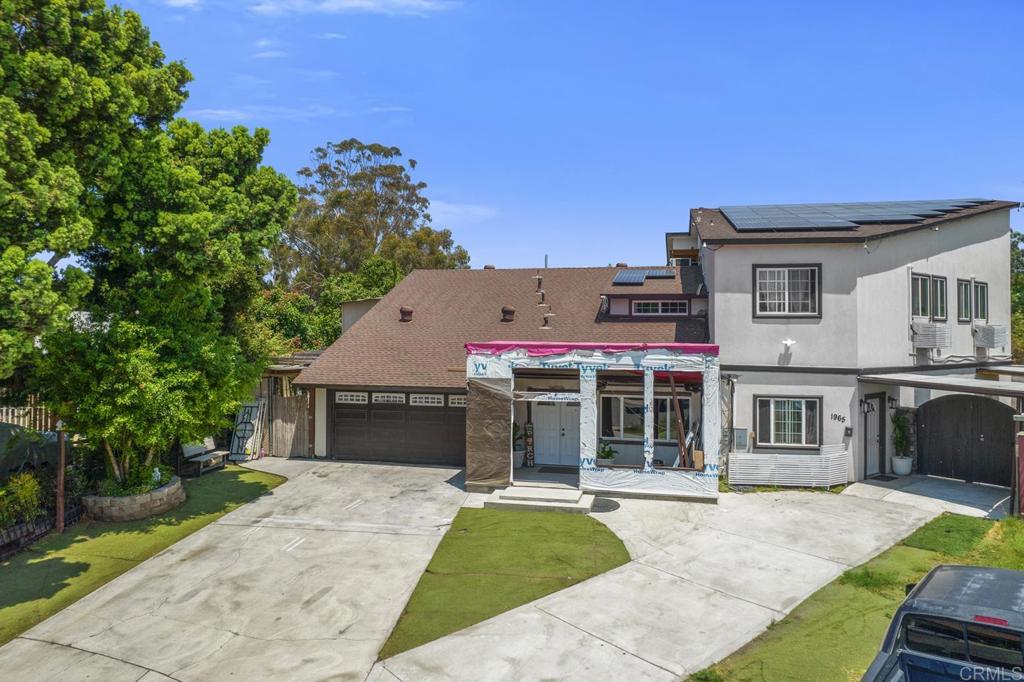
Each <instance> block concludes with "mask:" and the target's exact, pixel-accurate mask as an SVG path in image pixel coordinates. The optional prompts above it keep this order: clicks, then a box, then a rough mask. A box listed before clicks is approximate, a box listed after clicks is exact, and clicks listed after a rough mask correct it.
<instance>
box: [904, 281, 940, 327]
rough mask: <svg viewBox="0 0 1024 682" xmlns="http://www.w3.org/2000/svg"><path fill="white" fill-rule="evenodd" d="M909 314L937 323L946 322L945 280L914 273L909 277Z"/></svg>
mask: <svg viewBox="0 0 1024 682" xmlns="http://www.w3.org/2000/svg"><path fill="white" fill-rule="evenodd" d="M910 314H911V316H912V317H923V318H927V319H930V320H935V321H938V322H944V321H945V320H946V278H945V277H939V276H938V275H921V274H918V273H914V274H912V275H911V277H910Z"/></svg>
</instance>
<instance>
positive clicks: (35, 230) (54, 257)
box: [0, 0, 191, 379]
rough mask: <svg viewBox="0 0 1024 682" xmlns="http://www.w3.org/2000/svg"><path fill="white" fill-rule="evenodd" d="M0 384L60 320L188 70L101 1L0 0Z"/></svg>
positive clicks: (177, 100) (181, 94)
mask: <svg viewBox="0 0 1024 682" xmlns="http://www.w3.org/2000/svg"><path fill="white" fill-rule="evenodd" d="M0 10H2V11H0V16H2V17H3V20H2V21H0V224H2V225H3V230H2V231H0V379H3V378H6V377H9V376H10V375H11V374H12V373H13V372H14V371H15V369H16V368H17V367H18V366H19V365H21V364H23V363H24V362H26V360H27V358H28V357H29V356H30V355H31V354H32V353H33V350H34V340H35V339H36V338H37V337H38V336H39V334H40V333H42V332H45V331H46V330H49V329H52V328H54V327H55V326H60V325H62V324H65V323H66V321H67V320H68V318H69V314H70V313H71V311H72V310H73V309H74V308H75V306H76V305H77V303H78V302H79V300H81V297H82V296H83V295H84V294H85V293H86V292H87V291H88V290H89V287H90V281H91V280H90V277H89V276H88V275H87V274H86V272H85V271H83V269H82V268H80V267H78V266H76V265H69V266H68V267H65V268H63V269H61V270H60V271H57V270H55V269H54V266H55V265H56V264H57V263H58V262H59V261H60V260H61V259H62V258H64V257H65V256H68V255H73V254H76V253H79V252H81V251H82V250H84V249H86V248H88V246H89V245H90V244H91V243H92V242H93V240H95V239H97V238H102V236H101V235H98V234H97V228H98V223H99V222H100V221H101V220H102V216H103V215H104V214H109V213H110V211H111V210H112V206H111V202H110V201H109V195H110V193H111V191H114V190H115V188H116V187H117V186H118V185H119V184H120V182H121V178H122V177H123V175H124V172H125V160H126V158H127V157H128V155H129V154H131V150H132V149H133V147H134V146H136V145H137V144H138V143H139V142H140V141H141V140H143V139H144V138H147V137H148V136H151V135H153V134H155V133H158V132H159V131H160V129H161V127H162V126H163V125H165V124H166V123H167V122H168V121H169V120H170V119H171V117H172V116H173V115H174V113H175V112H176V111H177V110H178V108H179V107H180V106H181V103H182V102H183V101H184V99H185V97H186V92H185V86H186V84H187V83H188V82H189V81H190V80H191V74H189V72H188V70H187V69H185V67H184V66H183V65H182V64H181V63H180V62H168V63H165V62H164V54H163V51H162V50H161V49H160V47H159V46H158V45H157V44H156V43H153V42H152V41H151V40H150V38H149V32H148V31H147V29H146V28H145V27H144V26H143V25H142V22H141V20H140V19H139V17H138V15H136V14H135V13H133V12H125V11H123V10H121V9H119V8H117V7H111V8H107V7H105V6H104V3H103V2H102V0H51V1H49V2H33V1H31V0H0Z"/></svg>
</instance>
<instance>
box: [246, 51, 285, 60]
mask: <svg viewBox="0 0 1024 682" xmlns="http://www.w3.org/2000/svg"><path fill="white" fill-rule="evenodd" d="M287 56H288V53H287V52H285V51H284V50H264V51H263V52H257V53H256V54H254V55H253V58H254V59H281V58H282V57H287Z"/></svg>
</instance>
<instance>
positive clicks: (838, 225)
mask: <svg viewBox="0 0 1024 682" xmlns="http://www.w3.org/2000/svg"><path fill="white" fill-rule="evenodd" d="M986 201H989V200H988V199H934V200H924V201H876V202H863V203H848V204H775V205H763V206H723V207H722V208H721V211H722V213H724V214H725V216H726V217H727V218H728V219H729V222H731V223H732V224H733V226H734V227H735V228H736V229H737V230H739V231H741V232H746V231H757V230H852V229H854V228H856V227H857V226H858V225H862V224H871V223H908V222H918V221H919V220H922V219H924V218H931V217H935V216H940V215H944V214H946V213H950V212H952V211H959V210H961V209H963V208H968V207H971V206H977V205H978V204H981V203H984V202H986Z"/></svg>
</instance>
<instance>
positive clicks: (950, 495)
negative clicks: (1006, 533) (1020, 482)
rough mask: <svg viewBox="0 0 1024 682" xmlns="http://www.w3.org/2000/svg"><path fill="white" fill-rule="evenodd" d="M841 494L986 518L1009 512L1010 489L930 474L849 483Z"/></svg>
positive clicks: (1001, 515) (1001, 516) (993, 517)
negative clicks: (936, 476)
mask: <svg viewBox="0 0 1024 682" xmlns="http://www.w3.org/2000/svg"><path fill="white" fill-rule="evenodd" d="M843 495H856V496H857V497H866V498H868V499H871V500H885V501H886V502H895V503H898V504H905V505H909V506H911V507H917V508H919V509H926V510H929V511H933V512H935V513H936V514H940V513H942V512H949V513H951V514H963V515H964V516H977V517H980V518H986V519H1001V518H1003V517H1004V516H1006V515H1007V514H1009V513H1010V489H1009V488H1000V487H999V486H993V485H980V484H970V483H963V482H962V481H951V480H949V479H948V478H935V477H933V476H916V475H915V476H903V477H896V478H894V479H893V480H891V481H881V480H878V479H869V480H866V481H859V482H857V483H852V484H850V485H849V486H847V488H846V489H845V490H844V491H843Z"/></svg>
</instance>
